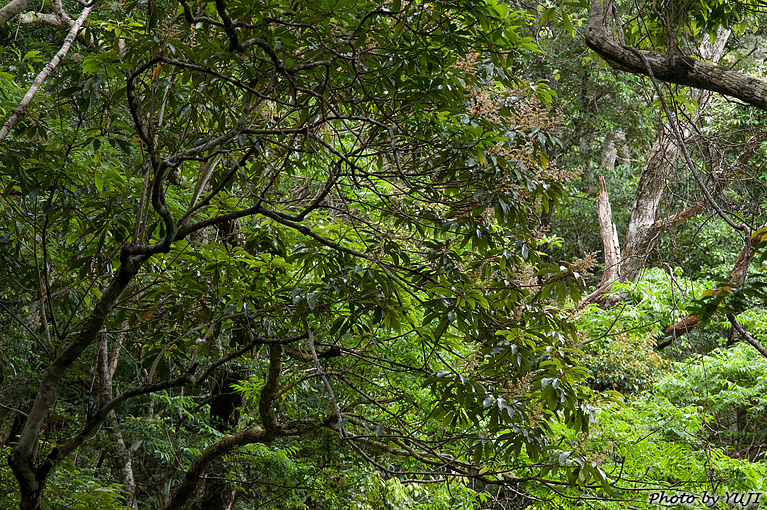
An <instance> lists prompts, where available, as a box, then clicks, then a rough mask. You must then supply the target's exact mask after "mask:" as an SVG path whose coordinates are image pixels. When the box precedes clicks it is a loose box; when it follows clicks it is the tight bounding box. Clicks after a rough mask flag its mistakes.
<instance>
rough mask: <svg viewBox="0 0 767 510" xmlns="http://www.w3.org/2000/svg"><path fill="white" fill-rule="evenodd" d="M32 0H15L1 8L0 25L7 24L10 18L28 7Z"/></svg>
mask: <svg viewBox="0 0 767 510" xmlns="http://www.w3.org/2000/svg"><path fill="white" fill-rule="evenodd" d="M31 3H32V0H13V1H12V2H8V3H7V4H6V5H5V6H4V7H2V8H0V26H3V25H5V24H6V23H7V22H8V20H10V19H11V18H13V17H14V16H16V15H17V14H19V13H20V12H21V11H23V10H24V9H26V8H27V7H28V6H29V4H31Z"/></svg>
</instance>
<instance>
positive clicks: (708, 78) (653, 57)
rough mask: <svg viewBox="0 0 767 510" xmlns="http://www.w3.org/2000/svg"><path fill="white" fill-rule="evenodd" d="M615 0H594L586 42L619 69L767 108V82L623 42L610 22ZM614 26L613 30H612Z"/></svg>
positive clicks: (695, 60)
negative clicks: (650, 74) (637, 47)
mask: <svg viewBox="0 0 767 510" xmlns="http://www.w3.org/2000/svg"><path fill="white" fill-rule="evenodd" d="M612 7H613V1H612V0H604V1H602V0H591V2H590V9H589V24H588V28H587V29H586V44H587V45H588V46H589V48H591V49H592V50H594V51H595V52H597V53H598V54H599V56H601V57H602V58H604V59H605V60H606V61H607V63H608V64H610V65H611V66H612V67H615V68H616V69H620V70H622V71H627V72H629V73H633V74H639V75H645V76H649V73H652V75H654V76H655V77H656V78H658V79H660V80H662V81H665V82H668V83H675V84H677V85H686V86H688V87H695V88H699V89H705V90H710V91H712V92H719V93H720V94H724V95H727V96H731V97H734V98H737V99H740V100H741V101H744V102H746V103H748V104H750V105H753V106H756V107H757V108H760V109H762V110H767V82H764V81H761V80H757V79H756V78H752V77H751V76H748V75H746V74H743V73H739V72H737V71H731V70H729V69H724V68H722V67H719V66H715V65H713V64H709V63H708V62H704V61H702V60H697V59H695V58H692V57H688V56H684V55H675V54H671V55H661V54H659V53H656V52H653V51H640V50H637V49H636V48H632V47H630V46H626V45H624V44H621V43H620V42H619V41H618V39H617V37H616V36H615V33H614V27H610V26H609V25H608V22H607V17H608V16H607V15H608V13H609V12H610V9H611V8H612ZM611 29H612V30H611Z"/></svg>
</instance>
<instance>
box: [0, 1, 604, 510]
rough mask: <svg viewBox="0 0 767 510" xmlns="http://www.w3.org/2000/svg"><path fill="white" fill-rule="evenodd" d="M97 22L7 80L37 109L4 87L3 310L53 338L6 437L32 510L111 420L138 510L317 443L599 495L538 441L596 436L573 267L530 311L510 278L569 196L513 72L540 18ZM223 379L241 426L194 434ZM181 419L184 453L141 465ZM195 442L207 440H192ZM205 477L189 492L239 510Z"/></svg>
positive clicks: (245, 16) (430, 7)
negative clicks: (578, 484) (571, 433)
mask: <svg viewBox="0 0 767 510" xmlns="http://www.w3.org/2000/svg"><path fill="white" fill-rule="evenodd" d="M13 5H14V6H15V5H16V2H13ZM59 7H60V6H56V7H53V9H54V11H55V9H57V8H59ZM10 8H11V6H10V5H9V6H8V7H7V8H4V12H5V11H7V10H8V9H10ZM14 8H15V7H14ZM23 9H24V7H21V9H20V10H18V11H15V12H14V13H13V14H18V13H21V11H22V10H23ZM89 9H91V7H86V8H85V10H84V11H83V14H82V15H81V16H80V17H79V18H78V21H77V22H75V23H74V24H73V25H71V28H70V31H69V35H68V36H67V38H66V39H65V42H64V44H63V45H62V46H61V47H60V49H59V51H57V54H56V55H54V56H53V59H52V60H51V61H50V63H49V64H48V66H47V67H46V69H45V70H44V72H43V73H41V74H40V75H39V76H38V78H37V79H36V80H34V81H33V82H32V83H31V84H28V78H27V76H26V75H25V74H24V73H22V72H19V73H18V74H17V75H16V76H15V77H13V78H14V82H13V83H14V84H16V83H18V84H23V85H24V86H25V87H26V86H27V85H28V86H29V88H28V91H29V93H28V94H27V95H26V96H24V97H22V98H18V96H16V97H15V98H14V97H10V98H8V97H7V96H9V95H11V96H12V95H13V92H14V90H21V88H20V87H19V88H18V89H14V88H13V87H11V85H10V82H8V81H6V82H4V83H5V85H4V86H5V87H6V101H5V104H6V105H10V104H12V102H13V101H18V103H17V104H18V105H19V106H17V107H16V108H14V112H13V113H12V114H11V117H10V119H9V121H8V123H7V124H6V126H8V127H7V133H9V135H8V137H7V138H6V139H5V146H4V148H3V155H2V158H3V169H4V170H3V173H2V176H0V183H1V184H0V185H1V186H2V198H3V205H2V208H1V209H0V214H2V215H3V219H4V223H5V224H7V225H9V232H8V234H7V235H6V236H5V237H4V238H3V248H2V249H3V252H2V253H3V256H2V258H1V259H0V260H1V261H2V269H3V275H4V276H3V278H4V279H5V283H6V285H5V290H4V291H3V295H2V299H3V311H4V313H5V315H6V316H7V317H8V318H9V320H13V321H15V323H16V324H18V326H19V328H21V330H22V331H23V332H24V334H23V337H24V338H17V339H16V341H19V342H22V341H29V342H34V343H35V344H36V345H37V346H38V347H37V349H38V350H39V355H35V356H34V359H33V360H31V362H30V366H34V367H39V368H37V369H35V371H34V374H33V375H32V378H33V379H34V380H35V382H36V383H37V384H38V386H37V388H36V389H35V390H34V399H33V403H32V404H31V405H30V406H28V407H26V408H25V410H24V411H23V412H22V411H21V410H19V411H17V416H21V417H22V418H21V419H20V420H19V422H20V423H21V422H23V426H20V427H18V428H17V429H15V430H14V431H13V433H12V434H11V436H12V437H9V438H8V439H7V442H8V443H10V444H12V445H13V451H12V453H11V455H10V459H9V463H10V466H11V468H12V470H13V473H14V475H15V477H16V480H17V481H18V485H19V491H20V496H21V499H20V505H21V506H20V507H21V508H22V509H23V510H36V509H38V508H40V507H41V504H42V501H43V498H44V491H45V487H46V484H47V483H48V482H49V480H50V477H51V475H52V473H54V472H55V470H56V469H57V468H59V467H60V466H61V465H62V463H63V462H64V461H65V460H66V459H68V458H71V457H72V456H73V455H76V452H78V451H80V450H81V449H86V448H87V447H88V441H89V440H90V439H91V438H92V437H94V436H95V435H96V434H99V431H100V430H101V428H102V427H104V426H105V425H106V426H107V427H108V428H107V432H108V435H109V438H110V439H109V444H112V445H114V446H110V448H113V452H114V455H112V456H111V457H112V459H111V461H112V463H113V470H114V471H115V472H116V473H118V479H119V481H120V482H121V483H122V484H123V485H124V487H125V488H126V490H127V491H128V492H129V494H128V496H127V497H126V500H125V502H126V504H127V505H128V506H132V507H134V508H135V500H136V498H137V497H139V496H140V494H139V493H138V492H137V487H138V486H139V485H144V486H145V487H146V486H149V487H155V488H156V489H157V490H156V491H155V492H154V493H153V497H156V498H157V500H158V501H159V502H160V503H161V505H162V508H165V509H171V508H180V507H182V506H183V505H185V504H186V503H187V501H188V500H189V499H190V498H193V497H196V495H198V494H199V491H200V483H199V482H200V479H201V477H202V476H204V474H205V473H206V471H208V470H209V469H210V468H211V466H212V465H214V464H215V463H217V462H218V461H220V460H221V459H223V458H224V457H225V456H226V455H228V454H230V453H232V452H235V451H237V450H238V449H241V448H243V447H247V446H248V445H253V444H273V443H278V442H280V441H285V440H288V439H289V438H293V437H304V438H306V437H315V436H316V435H318V434H333V435H335V436H336V437H337V438H339V440H341V441H342V442H343V444H344V445H347V447H350V448H352V449H354V451H355V452H357V454H358V455H359V456H360V457H362V458H364V459H366V460H368V461H369V462H371V463H373V464H374V465H376V466H378V467H379V468H380V469H382V470H384V471H385V472H388V473H394V472H397V470H398V469H405V470H406V471H407V470H409V469H411V468H410V467H409V465H408V464H405V466H404V467H402V468H398V467H393V466H391V465H389V462H393V461H390V460H388V459H391V458H395V457H404V458H409V459H413V461H414V462H417V463H420V464H422V465H425V466H427V468H428V469H425V468H423V467H421V468H419V471H424V469H425V472H424V475H423V476H427V477H428V476H438V477H444V476H452V475H451V474H452V473H458V474H461V475H471V476H479V477H480V478H482V475H479V473H478V467H477V465H476V464H477V463H478V462H480V461H481V460H482V459H484V458H488V457H491V456H496V455H497V456H498V458H499V459H502V460H503V462H505V463H508V464H503V465H501V466H499V467H498V470H499V472H500V473H503V472H506V471H507V469H508V467H507V466H508V465H511V466H513V467H514V468H518V469H521V470H524V469H529V470H530V472H531V473H532V474H531V475H530V476H534V477H535V479H536V480H537V479H540V481H541V483H546V479H545V478H543V475H542V474H541V473H542V472H541V466H543V467H544V468H545V469H546V471H545V472H543V473H544V474H545V473H546V472H549V471H552V469H553V470H554V471H555V472H556V470H558V469H564V470H566V471H571V472H574V473H575V478H576V479H578V478H579V477H580V478H579V479H580V480H582V481H588V480H591V479H597V480H599V479H600V478H603V473H601V472H600V470H599V469H598V467H597V466H596V464H593V463H592V464H588V463H583V462H581V463H580V464H572V463H569V464H568V465H567V467H565V466H560V465H559V464H558V463H557V461H551V460H549V458H550V457H549V456H550V449H551V444H550V442H549V441H548V439H547V433H548V432H549V431H550V430H551V423H553V422H558V421H561V422H563V423H565V424H567V426H568V427H571V428H573V429H577V430H579V431H581V430H587V429H588V424H589V416H590V415H591V414H592V410H591V408H590V407H589V405H588V404H587V402H586V400H585V399H586V395H585V390H584V388H583V387H582V386H579V385H578V383H579V381H581V380H582V378H583V377H584V376H585V373H584V371H583V370H582V369H580V368H579V367H577V364H576V363H575V360H574V358H573V352H574V351H573V350H572V339H573V336H572V335H573V330H572V328H571V327H570V326H568V325H567V324H566V322H565V321H564V319H563V317H562V316H561V314H560V312H559V311H558V309H557V308H556V307H551V306H550V305H549V304H548V303H547V302H546V301H542V300H541V299H540V297H544V298H545V297H547V296H550V295H556V296H558V299H559V300H561V301H563V300H564V299H565V298H566V296H567V294H568V293H569V292H571V291H577V288H578V282H577V278H576V276H575V275H573V274H572V273H571V272H567V271H564V272H561V271H560V270H559V268H558V267H552V268H548V269H545V271H544V273H545V274H546V275H549V276H548V280H546V282H547V284H546V285H545V286H544V287H543V289H542V291H541V292H542V294H541V295H539V296H538V298H536V297H535V296H533V295H532V293H531V292H529V291H528V290H526V288H525V287H524V286H523V282H522V281H521V279H520V278H519V274H520V272H524V271H526V270H529V269H530V268H531V267H533V265H535V267H536V268H537V269H541V268H544V267H545V266H544V265H542V263H541V261H540V259H539V256H538V253H537V247H538V237H537V236H536V235H535V233H534V231H533V227H534V225H531V223H530V221H529V218H530V217H531V216H533V215H534V213H536V212H537V211H538V210H539V208H541V207H542V208H544V209H545V208H547V207H548V206H549V205H548V204H549V203H551V202H552V201H554V200H556V199H557V197H558V196H559V194H560V193H561V186H560V184H559V183H558V182H557V181H556V179H555V178H553V177H551V174H550V173H548V172H545V171H543V170H545V167H546V166H547V164H548V161H547V158H546V152H547V150H548V149H550V147H551V146H553V144H555V142H556V140H555V138H554V137H553V135H552V133H549V132H547V125H546V122H547V121H546V115H545V112H544V109H543V108H542V107H541V106H540V100H541V99H546V98H547V88H546V87H545V86H544V85H543V84H540V83H538V84H531V83H526V82H525V81H524V80H522V79H518V78H517V77H515V75H514V72H513V67H514V62H515V59H516V58H517V57H518V55H519V54H520V53H523V52H525V51H528V50H531V49H532V46H531V44H530V42H529V41H528V40H526V39H523V38H522V37H520V35H519V34H518V33H517V28H516V27H517V26H518V25H519V24H520V23H522V22H525V21H526V17H525V15H524V14H523V13H521V12H515V11H511V10H510V9H509V8H508V6H506V5H505V4H501V3H496V2H494V1H488V2H481V3H469V4H460V3H457V4H456V3H452V2H431V3H426V2H413V3H401V2H399V1H395V2H393V3H392V5H391V6H389V7H387V8H382V7H380V6H379V5H378V4H376V3H372V2H370V3H366V2H362V3H360V2H355V3H351V2H323V3H320V4H318V3H316V2H305V3H301V2H293V3H285V2H259V3H252V2H238V1H230V2H226V1H223V0H217V1H216V2H215V4H196V5H190V4H189V3H187V2H186V1H181V2H180V3H179V4H178V5H177V4H173V3H171V2H162V1H159V2H150V3H147V4H146V5H145V6H141V7H139V6H134V7H122V6H120V5H117V4H110V5H103V6H98V7H96V8H93V10H92V11H89ZM53 14H55V12H53ZM18 15H21V16H23V13H22V14H18ZM86 17H88V19H89V25H88V27H87V28H86V29H85V30H83V31H80V27H79V25H78V23H84V20H85V18H86ZM53 37H54V39H55V37H56V36H53ZM77 37H81V38H82V43H81V46H80V47H79V48H78V49H79V51H80V53H79V54H78V55H77V58H75V59H71V58H70V59H69V60H67V59H66V58H65V57H66V54H67V51H66V50H68V49H69V48H70V47H71V46H72V45H73V44H75V41H76V38H77ZM54 71H55V72H54ZM50 78H53V80H52V81H51V80H50ZM5 79H6V80H7V79H8V77H5ZM44 80H46V81H45V83H46V84H47V85H46V86H42V85H43V83H44ZM32 99H34V101H32ZM35 104H37V105H38V106H35ZM43 105H45V107H43ZM9 110H10V108H7V109H6V111H9ZM51 113H55V115H51ZM548 127H550V126H548ZM542 274H543V273H542ZM509 364H510V365H509ZM509 366H511V367H512V369H511V370H509ZM227 367H229V368H227ZM232 374H238V375H236V376H235V377H234V379H235V380H238V381H239V383H237V384H236V385H235V386H239V387H240V389H239V390H238V391H241V392H242V393H243V395H244V398H245V399H247V400H248V401H249V402H250V404H245V405H244V411H246V412H247V414H248V416H249V418H248V419H246V420H245V424H244V425H243V426H238V425H237V423H238V420H237V419H236V417H235V416H233V415H232V414H231V413H232V412H235V410H236V409H238V408H239V406H238V405H237V404H236V403H235V404H234V405H233V406H232V408H231V409H232V410H231V411H230V413H229V414H226V413H222V414H221V415H220V418H221V420H219V421H218V422H216V423H217V427H218V428H219V429H220V430H215V429H216V427H208V428H205V426H206V424H211V423H213V421H208V420H201V419H199V417H198V416H197V414H194V413H189V412H186V411H185V410H187V409H188V407H189V406H195V405H199V406H204V405H209V406H210V407H209V410H210V412H209V416H210V420H214V418H215V417H216V416H217V411H216V410H221V409H223V408H225V407H226V406H227V405H229V403H226V402H223V401H221V400H219V394H220V393H221V387H222V385H223V387H224V388H227V387H228V388H229V389H231V388H232V379H231V377H230V376H231V375H232ZM219 375H220V380H219V383H218V389H215V385H214V387H213V388H210V387H207V386H206V385H208V383H209V381H210V380H211V378H212V377H214V376H217V377H218V376H219ZM89 381H90V383H89ZM72 388H75V389H72ZM83 388H88V389H87V391H86V390H84V389H83ZM208 389H210V391H208ZM163 402H165V403H167V407H165V404H163ZM17 405H21V403H19V404H17ZM75 406H78V407H81V409H82V410H84V412H77V411H74V410H73V408H75ZM62 407H63V408H66V409H67V413H66V416H67V418H68V419H69V421H68V422H67V423H66V424H65V425H63V426H56V425H55V424H56V423H58V422H59V421H61V418H62V416H61V413H62V411H61V409H62ZM198 410H199V409H198ZM225 414H226V416H224V415H225ZM429 417H431V418H439V419H440V420H441V423H442V424H443V425H444V426H446V427H447V428H446V429H445V430H442V429H441V428H440V427H437V426H436V424H434V423H433V422H432V421H430V420H429V419H428V418H429ZM229 418H231V419H229ZM166 419H169V420H172V421H173V422H174V428H175V431H176V432H175V434H177V435H178V437H177V439H178V440H179V441H180V442H182V443H183V444H185V445H187V447H186V449H184V448H182V447H180V446H179V445H174V444H173V442H171V443H170V444H168V445H165V446H163V448H167V453H164V455H166V456H167V458H169V459H170V458H172V459H175V462H174V463H168V464H167V465H164V466H161V467H159V468H158V470H157V471H155V472H153V470H148V469H144V470H143V471H142V472H140V473H135V472H134V470H135V469H136V466H137V464H134V463H133V462H132V457H133V456H134V455H138V454H137V452H138V451H139V450H140V449H141V448H142V445H145V444H147V443H148V442H149V441H151V440H152V439H153V438H152V436H151V434H150V433H149V432H147V431H148V430H150V429H151V427H152V426H156V425H157V424H158V423H160V422H162V420H166ZM135 422H140V423H143V424H144V428H143V429H142V428H141V427H139V428H138V429H137V428H136V427H133V426H132V425H131V424H132V423H135ZM192 425H194V426H195V427H201V428H200V429H199V430H200V431H204V433H202V432H199V431H198V433H197V434H191V430H190V431H189V433H182V431H184V430H185V428H184V427H185V426H186V427H191V426H192ZM227 427H228V428H229V430H228V432H226V430H227ZM222 431H223V432H222ZM101 440H102V441H103V439H101ZM379 454H380V455H382V456H383V457H385V459H387V460H381V459H380V458H379ZM538 459H543V463H539V462H538ZM547 460H548V463H547ZM81 462H86V463H87V462H88V461H83V460H81ZM99 465H100V462H99ZM155 467H157V466H155ZM217 469H218V468H217ZM221 469H224V468H221ZM488 476H489V475H484V478H485V479H487V480H489V479H488V478H487V477H488ZM139 477H143V484H139V483H138V482H137V481H136V480H137V478H139ZM498 477H499V478H496V479H495V480H496V481H497V480H499V479H500V480H501V481H502V482H503V483H512V484H514V483H520V482H521V481H524V480H526V479H528V478H529V477H528V475H524V476H519V477H516V476H512V475H508V474H507V475H505V476H503V475H500V474H499V475H498ZM209 482H210V483H206V484H205V489H203V490H204V491H205V493H204V494H203V495H202V496H201V497H200V498H201V500H204V501H206V503H205V504H209V505H212V506H211V507H216V508H225V507H227V506H228V505H231V501H232V499H231V497H230V496H227V497H223V496H221V497H215V490H217V489H216V487H219V488H220V487H221V485H220V484H219V485H218V486H217V485H216V484H215V483H213V482H212V481H210V480H209ZM171 488H172V490H171ZM224 492H227V491H223V490H222V492H221V494H223V493H224Z"/></svg>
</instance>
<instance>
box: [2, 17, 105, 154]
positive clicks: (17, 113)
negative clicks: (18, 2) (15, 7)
mask: <svg viewBox="0 0 767 510" xmlns="http://www.w3.org/2000/svg"><path fill="white" fill-rule="evenodd" d="M12 3H13V2H11V4H12ZM11 4H8V6H9V5H11ZM8 6H6V7H5V8H7V7H8ZM5 8H4V9H5ZM91 10H93V6H92V5H90V6H88V7H86V8H85V9H83V12H82V13H80V17H79V18H77V20H76V21H75V22H74V24H73V25H72V28H71V29H70V30H69V34H67V37H66V38H65V39H64V44H62V45H61V49H59V51H58V52H57V53H56V54H55V55H54V56H53V58H52V59H51V61H50V62H48V63H47V64H46V65H45V67H43V70H42V71H40V74H38V75H37V77H36V78H35V80H34V81H33V82H32V85H30V87H29V90H27V93H26V94H24V97H23V98H22V100H21V102H20V103H19V105H18V106H17V107H16V108H14V109H13V115H11V117H10V118H9V119H8V120H7V121H6V123H5V124H4V125H3V127H2V128H0V142H1V141H3V140H5V137H7V136H8V133H10V131H11V129H13V128H14V127H15V126H16V124H18V123H19V122H21V120H22V119H23V118H24V116H25V115H26V114H27V108H29V103H31V102H32V99H33V98H34V97H35V94H37V91H38V90H40V86H41V85H42V84H43V82H44V81H45V79H46V78H47V77H48V75H49V74H51V73H52V72H53V70H54V69H56V67H57V66H58V65H59V63H60V62H61V61H62V60H64V58H65V57H66V56H67V53H68V52H69V48H70V47H71V46H72V43H73V42H74V41H75V38H76V37H77V33H78V32H79V31H80V27H82V25H83V23H85V20H86V19H87V18H88V15H89V14H90V13H91ZM2 24H3V21H2V12H1V11H0V25H2Z"/></svg>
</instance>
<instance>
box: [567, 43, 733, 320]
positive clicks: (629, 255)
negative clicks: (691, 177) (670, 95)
mask: <svg viewBox="0 0 767 510" xmlns="http://www.w3.org/2000/svg"><path fill="white" fill-rule="evenodd" d="M729 36H730V32H729V31H728V30H720V31H719V33H718V35H717V38H716V40H715V41H714V42H713V43H712V42H710V41H709V40H706V41H704V43H703V44H701V46H700V54H701V56H702V57H703V58H705V59H706V60H710V61H712V62H718V61H719V59H720V58H721V56H722V53H723V51H724V47H725V44H726V43H727V39H728V38H729ZM710 96H711V93H710V92H709V91H707V90H703V89H698V90H695V91H694V92H693V98H694V99H695V101H696V102H697V105H698V108H697V110H696V111H695V113H694V114H693V116H692V119H691V121H690V122H689V123H685V124H684V125H683V126H682V132H683V136H688V135H689V134H690V132H691V131H692V126H693V124H694V123H695V121H697V119H698V118H699V117H700V116H701V114H702V113H703V111H704V109H705V108H706V106H707V105H708V103H709V100H710ZM679 156H680V148H679V145H678V142H677V140H676V139H675V137H674V135H673V132H672V130H671V127H670V125H669V124H668V123H664V124H663V125H662V127H661V129H660V130H659V131H658V136H657V138H656V140H655V143H653V146H652V148H651V149H650V152H649V153H648V155H647V159H646V160H645V165H644V167H643V169H642V174H641V176H640V178H639V184H638V185H637V190H636V193H635V195H634V204H633V206H632V208H631V218H630V220H629V226H628V230H627V232H626V238H625V240H624V244H623V247H622V249H621V246H620V245H619V243H618V239H617V235H616V233H615V232H614V229H615V226H614V224H613V223H612V221H611V220H609V219H605V218H603V217H604V216H605V215H606V216H607V217H608V218H610V216H611V211H610V203H609V197H608V195H607V189H606V187H605V183H604V179H603V178H601V177H600V191H599V199H598V201H597V204H598V216H599V225H600V232H601V236H602V243H603V247H604V253H605V273H604V275H603V277H602V281H601V282H600V283H599V285H597V287H596V289H595V290H594V292H592V293H591V294H589V295H588V296H586V297H585V298H584V299H583V300H582V301H581V302H580V303H579V308H583V307H585V306H586V305H588V304H592V303H598V304H605V302H606V296H607V294H608V293H609V292H610V290H611V289H612V284H613V283H614V282H621V283H626V282H635V281H637V279H638V278H639V275H640V274H641V272H642V269H643V268H644V266H645V263H646V261H647V257H648V255H649V253H650V251H651V250H652V249H653V247H654V246H655V243H656V241H657V239H658V237H659V235H660V234H661V233H662V232H663V231H664V230H665V229H667V228H668V227H670V226H672V225H678V224H680V223H683V222H685V221H687V220H688V219H690V218H692V217H694V216H696V215H697V214H700V213H701V212H703V211H704V210H705V208H704V207H703V204H702V203H695V204H693V205H691V206H690V207H688V208H686V209H684V210H682V211H680V212H678V213H676V214H674V215H672V216H669V217H668V218H665V219H661V220H659V219H658V212H659V209H660V201H661V197H662V196H663V190H664V189H665V186H666V180H667V179H668V176H669V173H670V172H671V168H672V167H673V163H674V161H676V160H678V158H679ZM616 253H617V258H616V257H615V254H616Z"/></svg>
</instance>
